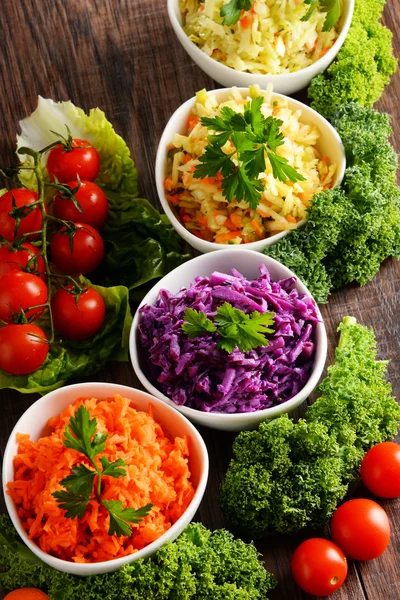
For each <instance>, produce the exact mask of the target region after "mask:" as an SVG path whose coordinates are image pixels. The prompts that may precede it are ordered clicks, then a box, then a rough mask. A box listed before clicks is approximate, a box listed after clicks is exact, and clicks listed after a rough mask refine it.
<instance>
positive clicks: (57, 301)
mask: <svg viewBox="0 0 400 600" xmlns="http://www.w3.org/2000/svg"><path fill="white" fill-rule="evenodd" d="M73 289H74V286H72V285H69V286H67V287H66V289H59V290H57V292H56V293H55V294H54V296H53V298H52V300H51V309H52V313H53V321H54V329H55V330H56V331H57V332H58V333H59V334H61V335H62V336H64V337H65V338H67V339H69V340H78V341H83V340H86V339H87V338H88V337H90V336H92V335H94V334H95V333H97V331H99V329H101V327H102V326H103V323H104V318H105V315H106V307H105V304H104V300H103V298H102V297H101V295H100V294H99V293H98V292H96V290H94V289H93V288H87V287H86V286H85V291H84V292H82V293H81V294H79V296H78V298H77V301H76V296H75V294H74V293H73ZM67 290H70V291H67Z"/></svg>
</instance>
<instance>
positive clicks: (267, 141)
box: [155, 86, 346, 252]
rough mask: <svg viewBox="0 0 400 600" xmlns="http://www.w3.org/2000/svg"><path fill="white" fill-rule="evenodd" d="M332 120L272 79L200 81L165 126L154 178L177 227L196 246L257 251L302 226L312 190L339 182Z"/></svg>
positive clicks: (341, 161)
mask: <svg viewBox="0 0 400 600" xmlns="http://www.w3.org/2000/svg"><path fill="white" fill-rule="evenodd" d="M345 165H346V161H345V154H344V148H343V145H342V142H341V140H340V137H339V136H338V134H337V133H336V131H335V129H334V128H333V127H332V126H331V125H330V124H329V123H328V121H326V119H324V118H323V117H322V116H321V115H319V114H318V113H317V112H315V111H314V110H312V109H311V108H309V107H308V106H306V105H305V104H302V103H301V102H298V101H297V100H293V99H292V98H288V97H286V96H282V95H280V94H275V93H273V92H272V89H271V88H269V89H267V90H266V91H262V90H260V88H259V87H258V86H251V87H250V88H240V89H239V88H231V89H220V90H214V91H211V92H206V91H205V90H202V91H200V92H198V93H197V95H196V97H195V98H191V99H190V100H188V101H187V102H185V103H184V104H183V105H182V106H181V107H179V108H178V109H177V110H176V111H175V113H174V114H173V115H172V117H171V118H170V120H169V122H168V123H167V125H166V127H165V129H164V132H163V134H162V137H161V140H160V144H159V147H158V152H157V159H156V168H155V174H156V184H157V191H158V195H159V198H160V202H161V204H162V207H163V209H164V211H165V213H166V215H167V216H168V218H169V220H170V222H171V223H172V225H173V226H174V227H175V229H176V230H177V232H178V233H179V234H180V235H181V236H182V237H183V239H185V240H186V241H187V242H188V243H189V244H190V245H191V246H193V247H194V248H196V249H197V250H199V251H200V252H211V251H213V250H218V249H222V248H226V247H227V246H229V247H232V248H233V247H240V246H241V247H243V246H244V245H245V246H246V248H248V249H250V250H258V251H260V250H262V249H263V248H264V247H265V246H267V245H270V244H274V243H275V242H277V241H278V240H279V239H281V238H282V237H284V236H285V235H287V234H288V233H290V231H293V230H294V229H297V228H298V227H301V225H302V224H303V223H304V222H305V219H306V217H307V208H308V206H309V205H310V201H311V199H312V197H313V196H314V194H317V193H319V192H322V191H324V190H326V189H329V188H332V187H335V186H337V185H339V184H340V182H341V181H342V178H343V174H344V169H345Z"/></svg>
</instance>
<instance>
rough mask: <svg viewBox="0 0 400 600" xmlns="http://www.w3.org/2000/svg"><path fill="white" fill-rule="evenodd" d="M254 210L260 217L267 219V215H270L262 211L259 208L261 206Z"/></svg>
mask: <svg viewBox="0 0 400 600" xmlns="http://www.w3.org/2000/svg"><path fill="white" fill-rule="evenodd" d="M256 212H258V214H259V215H260V217H262V218H263V219H268V217H269V216H270V215H268V214H267V213H266V212H264V211H263V210H261V208H256Z"/></svg>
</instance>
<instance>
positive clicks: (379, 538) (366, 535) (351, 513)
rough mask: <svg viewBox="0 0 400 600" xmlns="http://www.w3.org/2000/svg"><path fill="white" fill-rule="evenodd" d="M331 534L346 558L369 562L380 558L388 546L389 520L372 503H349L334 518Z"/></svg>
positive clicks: (363, 500) (358, 499)
mask: <svg viewBox="0 0 400 600" xmlns="http://www.w3.org/2000/svg"><path fill="white" fill-rule="evenodd" d="M331 534H332V539H333V541H334V542H335V544H337V545H338V546H340V548H341V549H342V550H343V552H344V553H345V554H346V556H349V557H350V558H354V559H356V560H371V559H372V558H376V557H377V556H380V554H382V552H384V551H385V550H386V548H387V545H388V544H389V538H390V525H389V519H388V517H387V514H386V513H385V511H384V510H383V508H382V507H381V506H379V504H377V503H376V502H373V501H372V500H367V499H365V498H357V499H356V500H349V501H348V502H345V503H344V504H342V505H341V506H339V508H338V509H337V510H336V511H335V513H334V514H333V517H332V520H331Z"/></svg>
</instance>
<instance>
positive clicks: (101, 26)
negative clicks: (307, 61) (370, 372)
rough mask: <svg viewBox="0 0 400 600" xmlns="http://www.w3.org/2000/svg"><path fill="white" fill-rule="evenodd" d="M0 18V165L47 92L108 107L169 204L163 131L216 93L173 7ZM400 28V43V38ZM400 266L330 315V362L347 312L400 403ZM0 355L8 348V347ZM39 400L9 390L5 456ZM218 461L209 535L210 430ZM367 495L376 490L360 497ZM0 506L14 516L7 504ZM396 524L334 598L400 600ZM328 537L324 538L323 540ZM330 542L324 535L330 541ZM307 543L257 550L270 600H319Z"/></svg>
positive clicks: (115, 375) (394, 100) (350, 294)
mask: <svg viewBox="0 0 400 600" xmlns="http://www.w3.org/2000/svg"><path fill="white" fill-rule="evenodd" d="M1 9H2V10H1V13H2V14H1V19H0V82H1V94H0V114H1V143H0V164H1V165H7V164H8V163H10V162H11V161H13V151H14V147H15V135H16V130H17V126H18V121H19V119H21V118H23V117H24V116H26V115H27V114H28V113H30V112H31V111H32V110H33V109H34V108H35V107H36V103H37V95H38V94H41V95H43V96H45V97H50V98H53V99H55V100H66V99H71V100H72V101H73V102H74V103H75V104H77V105H78V106H81V107H83V108H85V109H89V108H91V107H95V106H99V107H100V108H102V109H103V110H104V111H105V112H106V114H107V116H108V118H109V119H110V120H111V121H112V123H113V124H114V126H115V129H116V130H117V132H118V133H120V134H121V135H122V136H123V137H124V138H125V140H126V141H127V143H128V145H129V146H130V148H131V150H132V152H133V156H134V158H135V160H136V165H137V168H138V171H139V177H140V190H141V195H142V196H143V197H146V198H148V199H149V200H150V201H151V202H153V203H154V204H155V205H156V206H159V204H158V199H157V194H156V186H155V182H154V175H153V167H154V161H155V155H156V149H157V144H158V140H159V138H160V135H161V132H162V130H163V128H164V126H165V124H166V122H167V120H168V119H169V117H170V115H171V114H172V112H173V111H174V110H175V109H176V108H177V107H178V106H179V105H180V104H181V103H182V102H183V101H185V100H187V99H188V98H190V97H191V96H193V95H194V93H195V92H196V91H197V90H199V89H201V88H203V87H206V88H208V89H213V88H215V87H218V85H216V84H215V83H214V82H213V81H211V80H210V79H209V78H208V77H207V76H206V75H205V74H204V73H203V72H202V71H201V70H200V69H199V68H198V67H197V66H196V65H195V64H194V63H193V62H192V61H191V60H190V59H189V58H188V56H187V55H186V53H185V52H184V50H183V49H182V48H181V46H180V44H179V43H178V42H177V40H176V38H175V35H174V33H173V30H172V28H171V26H170V24H169V21H168V17H167V10H166V0H40V1H39V0H3V2H1ZM399 18H400V11H399V3H398V0H389V2H388V5H387V6H386V8H385V13H384V21H385V23H386V24H387V25H388V26H389V27H390V28H391V29H392V31H393V32H394V33H395V40H394V43H395V48H396V49H397V54H399V52H398V51H399V48H400V41H399V37H398V35H399V34H398V23H399ZM396 28H397V37H396ZM399 94H400V77H399V74H397V76H395V77H394V78H393V80H392V84H391V86H390V87H389V88H387V90H386V92H385V94H384V96H383V97H382V99H381V100H380V102H379V103H378V104H377V108H379V109H380V110H384V111H387V112H390V113H391V114H392V115H393V126H394V131H395V135H394V138H393V142H394V144H395V146H396V148H397V151H399V150H400V138H399V131H400V109H399V101H398V97H399ZM399 291H400V264H399V263H396V262H395V261H394V260H393V259H390V260H387V261H386V262H385V263H384V265H383V266H382V268H381V271H380V273H379V274H378V275H377V276H376V277H375V279H374V280H373V281H371V282H370V283H369V284H368V285H366V286H365V287H364V288H358V287H355V288H352V289H346V290H343V291H341V292H338V293H335V294H333V295H332V296H331V298H330V301H329V304H328V305H326V306H323V307H322V313H323V316H324V318H325V321H326V325H327V330H328V336H329V354H328V364H330V363H331V362H332V359H333V352H334V347H335V343H336V339H337V338H336V333H335V330H336V327H337V325H338V323H339V321H340V319H341V318H342V317H343V316H344V315H347V314H352V315H354V316H355V317H356V318H357V319H358V320H359V321H360V322H361V323H364V324H367V325H372V326H373V327H374V329H375V333H376V337H377V341H378V347H379V355H380V357H381V358H390V359H391V363H390V366H389V375H390V379H391V382H392V384H393V389H394V393H395V394H396V395H397V397H398V396H399V392H400V351H399V350H400V348H399V345H400V320H399V313H400V310H399V309H400V306H399ZM0 351H1V349H0ZM98 379H99V380H104V381H113V382H116V383H124V384H127V385H132V386H136V387H140V384H139V383H138V381H137V379H136V377H135V375H134V373H133V370H132V368H131V366H130V364H128V363H124V364H116V363H115V364H110V365H108V366H107V367H106V368H105V369H104V371H102V372H101V373H99V374H98ZM36 399H37V397H36V396H34V395H30V396H28V395H25V396H24V395H20V394H18V393H17V392H13V391H9V390H3V391H1V392H0V449H1V452H3V450H4V447H5V444H6V441H7V438H8V436H9V434H10V432H11V429H12V427H13V425H14V424H15V422H16V421H17V419H18V418H19V417H20V415H21V414H22V413H23V411H24V410H26V409H27V408H28V406H29V405H30V404H31V403H32V402H33V401H35V400H36ZM202 433H203V435H204V438H205V441H206V443H207V446H208V449H209V453H210V464H211V472H210V479H209V484H208V488H207V492H206V495H205V497H204V500H203V502H202V504H201V507H200V510H199V515H198V517H199V518H200V519H201V520H202V521H203V523H204V524H205V525H206V526H208V527H210V528H217V527H222V526H224V520H223V517H222V515H221V513H220V510H219V508H218V502H217V499H218V488H219V485H220V482H221V480H222V477H223V474H224V472H225V471H226V468H227V466H228V462H229V458H230V451H231V442H232V439H233V436H232V435H231V434H223V433H217V432H213V431H211V430H202ZM356 493H357V494H358V495H365V494H366V492H365V490H363V489H362V488H359V489H358V490H357V492H356ZM0 503H1V507H0V509H2V510H4V503H3V500H2V497H1V499H0ZM382 505H383V506H384V508H385V509H386V510H387V512H388V514H389V518H390V521H391V525H392V537H391V542H390V546H389V548H388V549H387V551H386V552H385V553H384V554H383V555H382V556H381V557H380V558H378V559H376V560H374V561H370V562H368V563H353V562H350V569H349V576H348V578H347V580H346V582H345V584H344V585H343V587H342V588H341V589H340V590H339V591H338V592H336V594H335V596H334V598H335V599H336V600H365V599H368V600H399V599H400V566H399V565H400V516H399V509H400V500H396V501H385V502H382ZM317 533H320V534H323V533H324V532H322V531H320V532H317ZM325 533H326V532H325ZM307 536H309V532H303V533H302V534H301V535H299V536H292V537H284V536H277V537H275V538H272V539H266V540H263V541H262V542H259V543H258V544H257V545H258V548H259V549H260V551H261V552H262V553H263V554H264V557H265V564H266V567H267V568H268V569H269V570H270V571H272V572H274V573H275V575H276V576H277V578H278V580H279V586H278V588H277V589H276V590H275V591H274V592H273V593H272V594H271V599H272V600H300V599H304V600H305V599H306V598H311V596H308V595H306V594H302V592H301V591H300V590H299V589H298V588H297V587H296V585H295V584H294V582H293V580H292V579H291V576H290V566H289V565H290V557H291V553H292V552H293V550H294V548H295V547H296V545H297V544H298V543H299V541H300V540H302V539H304V538H305V537H307Z"/></svg>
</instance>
